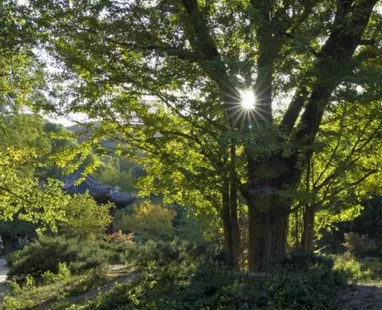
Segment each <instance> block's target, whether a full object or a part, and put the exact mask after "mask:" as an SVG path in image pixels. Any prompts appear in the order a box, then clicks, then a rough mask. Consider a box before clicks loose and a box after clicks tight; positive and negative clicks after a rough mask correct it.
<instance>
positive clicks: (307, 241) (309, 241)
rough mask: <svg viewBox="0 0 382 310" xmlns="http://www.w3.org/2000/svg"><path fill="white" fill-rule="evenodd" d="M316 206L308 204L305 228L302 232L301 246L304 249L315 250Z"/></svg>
mask: <svg viewBox="0 0 382 310" xmlns="http://www.w3.org/2000/svg"><path fill="white" fill-rule="evenodd" d="M315 211H316V210H315V208H314V207H309V206H307V207H306V208H305V214H304V229H303V233H302V240H301V248H302V250H304V251H307V252H312V251H313V236H314V215H315V213H316V212H315Z"/></svg>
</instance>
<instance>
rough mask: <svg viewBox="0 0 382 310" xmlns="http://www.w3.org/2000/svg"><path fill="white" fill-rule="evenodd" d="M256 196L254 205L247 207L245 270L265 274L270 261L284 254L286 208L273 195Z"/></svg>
mask: <svg viewBox="0 0 382 310" xmlns="http://www.w3.org/2000/svg"><path fill="white" fill-rule="evenodd" d="M256 196H257V197H256ZM256 196H255V199H257V202H256V200H255V202H254V203H251V204H250V205H249V249H248V250H249V257H248V261H249V270H250V271H252V272H268V271H269V270H270V267H271V264H272V261H277V260H281V259H283V258H284V256H285V253H286V245H287V236H288V224H289V213H288V204H287V203H285V204H284V203H280V202H279V199H277V197H276V196H275V194H274V193H268V194H267V193H263V194H262V195H256Z"/></svg>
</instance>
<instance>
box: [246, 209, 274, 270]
mask: <svg viewBox="0 0 382 310" xmlns="http://www.w3.org/2000/svg"><path fill="white" fill-rule="evenodd" d="M248 214H249V230H248V232H249V248H248V268H249V271H251V272H268V271H269V269H270V258H271V235H272V233H271V231H270V225H269V211H265V212H258V211H257V210H256V208H255V206H250V207H249V213H248Z"/></svg>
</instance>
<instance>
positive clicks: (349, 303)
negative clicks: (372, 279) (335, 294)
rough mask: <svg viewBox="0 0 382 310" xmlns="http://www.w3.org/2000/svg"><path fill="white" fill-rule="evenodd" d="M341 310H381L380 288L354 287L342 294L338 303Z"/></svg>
mask: <svg viewBox="0 0 382 310" xmlns="http://www.w3.org/2000/svg"><path fill="white" fill-rule="evenodd" d="M338 309H341V310H366V309H367V310H369V309H372V310H382V287H377V286H367V285H356V286H353V287H351V288H349V289H348V290H347V291H346V292H344V293H343V294H342V295H341V297H340V299H339V302H338Z"/></svg>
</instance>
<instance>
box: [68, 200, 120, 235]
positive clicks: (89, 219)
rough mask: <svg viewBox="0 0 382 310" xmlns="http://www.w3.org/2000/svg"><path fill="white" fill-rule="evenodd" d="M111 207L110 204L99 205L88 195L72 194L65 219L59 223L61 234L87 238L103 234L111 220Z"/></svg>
mask: <svg viewBox="0 0 382 310" xmlns="http://www.w3.org/2000/svg"><path fill="white" fill-rule="evenodd" d="M112 207H113V206H112V205H111V204H105V205H102V206H100V205H98V204H97V203H96V201H95V200H94V199H93V198H91V197H89V196H88V195H79V196H74V197H73V198H72V199H71V200H70V202H69V203H68V205H67V206H66V209H65V218H66V221H65V223H62V224H61V232H62V234H64V235H65V236H67V237H79V238H81V239H87V240H94V239H96V237H99V236H101V235H104V234H105V231H106V229H107V226H108V225H109V224H110V223H111V222H112V217H111V216H110V208H112Z"/></svg>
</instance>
